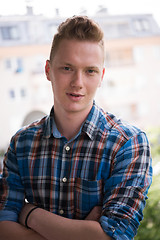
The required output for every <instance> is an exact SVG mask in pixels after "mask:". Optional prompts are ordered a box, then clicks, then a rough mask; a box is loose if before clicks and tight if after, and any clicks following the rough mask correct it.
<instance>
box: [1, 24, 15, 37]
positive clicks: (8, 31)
mask: <svg viewBox="0 0 160 240" xmlns="http://www.w3.org/2000/svg"><path fill="white" fill-rule="evenodd" d="M0 29H1V34H2V39H3V40H16V39H19V38H20V36H19V31H18V28H17V27H16V26H5V27H1V28H0Z"/></svg>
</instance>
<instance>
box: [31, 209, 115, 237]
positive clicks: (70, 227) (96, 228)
mask: <svg viewBox="0 0 160 240" xmlns="http://www.w3.org/2000/svg"><path fill="white" fill-rule="evenodd" d="M29 226H30V227H31V228H32V229H33V230H34V231H36V232H38V233H39V234H40V235H42V236H44V237H45V238H46V239H48V240H59V239H61V240H70V239H72V240H82V239H83V240H88V239H92V240H99V239H101V240H110V239H111V238H110V237H108V236H107V235H106V234H105V233H104V231H103V229H102V228H101V226H100V224H99V223H98V222H97V221H91V220H72V219H67V218H63V217H61V216H57V215H55V214H52V213H50V212H47V211H45V210H43V209H38V211H35V212H33V214H32V215H31V217H30V218H29Z"/></svg>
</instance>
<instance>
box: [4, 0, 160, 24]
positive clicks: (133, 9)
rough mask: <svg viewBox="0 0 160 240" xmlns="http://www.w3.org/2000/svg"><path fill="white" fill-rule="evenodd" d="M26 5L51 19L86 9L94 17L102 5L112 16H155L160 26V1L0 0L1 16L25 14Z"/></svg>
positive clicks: (76, 13)
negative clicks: (58, 14)
mask: <svg viewBox="0 0 160 240" xmlns="http://www.w3.org/2000/svg"><path fill="white" fill-rule="evenodd" d="M26 4H32V6H33V7H34V13H35V14H43V15H47V16H51V17H53V16H55V12H56V11H55V9H59V13H60V16H61V17H70V16H73V15H78V14H79V13H80V12H81V11H82V10H84V9H86V10H87V15H89V16H93V15H94V13H95V12H96V11H97V10H98V9H99V6H100V5H102V6H104V7H106V8H107V9H108V13H109V14H110V15H115V14H116V15H117V14H118V15H119V14H138V13H140V14H143V13H147V14H153V16H154V18H155V20H156V21H157V23H158V24H159V26H160V10H159V9H160V0H78V1H77V0H56V1H55V0H0V15H14V14H20V15H21V14H25V13H26Z"/></svg>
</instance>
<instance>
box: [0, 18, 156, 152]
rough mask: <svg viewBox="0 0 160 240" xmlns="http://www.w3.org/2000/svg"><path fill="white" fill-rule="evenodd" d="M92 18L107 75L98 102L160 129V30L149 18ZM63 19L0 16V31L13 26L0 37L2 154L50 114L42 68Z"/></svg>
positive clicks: (48, 88) (131, 119)
mask: <svg viewBox="0 0 160 240" xmlns="http://www.w3.org/2000/svg"><path fill="white" fill-rule="evenodd" d="M137 19H138V20H137ZM143 19H145V21H147V25H146V23H144V22H143V21H142V20H143ZM96 20H97V21H98V22H99V23H100V24H101V26H102V28H103V30H104V32H105V41H106V54H105V56H106V59H105V66H106V74H105V78H104V81H103V83H102V87H101V88H100V89H99V90H98V92H97V95H96V101H97V103H98V104H99V105H100V106H102V107H103V108H104V109H105V110H106V111H109V112H112V113H114V114H116V115H117V116H118V117H122V118H123V119H125V120H127V121H129V122H131V123H133V124H135V125H137V126H139V127H142V128H148V127H149V126H156V125H159V124H160V122H159V116H160V105H159V100H160V97H159V92H160V33H159V32H160V31H159V28H158V26H157V25H156V23H155V22H154V20H153V19H152V16H150V15H147V16H146V15H144V16H143V15H140V16H136V15H134V16H132V15H131V16H121V17H120V16H114V17H110V16H103V17H101V16H98V17H97V18H96ZM61 21H62V19H59V18H55V19H46V18H44V17H40V16H30V17H27V16H22V17H12V18H11V17H8V18H5V19H4V18H0V30H1V31H2V27H5V26H10V27H11V28H9V29H8V28H7V30H6V31H7V32H6V33H5V34H6V35H5V37H6V38H9V39H6V40H5V39H2V34H0V72H1V78H0V83H1V87H0V109H1V117H0V126H1V129H0V150H1V149H6V148H7V146H8V143H9V140H10V138H11V136H12V135H13V134H14V133H15V132H16V131H17V130H18V129H19V128H21V127H22V126H23V125H24V124H28V123H29V122H30V121H33V120H34V119H37V118H40V117H42V116H43V115H45V114H49V112H50V109H51V106H52V105H53V96H52V90H51V85H50V82H48V81H47V80H46V77H45V74H44V66H45V61H46V59H48V57H49V52H50V47H51V41H52V37H53V34H54V32H55V30H56V27H57V25H58V24H59V22H61ZM136 21H138V23H137V22H136ZM14 26H17V28H16V29H17V30H16V31H17V32H16V31H15V29H14V28H13V29H12V27H14ZM144 26H145V28H143V27H144ZM3 30H4V29H3ZM10 30H12V31H11V32H10ZM1 31H0V33H2V32H1ZM3 33H4V32H3ZM20 36H21V37H20ZM3 37H4V36H3Z"/></svg>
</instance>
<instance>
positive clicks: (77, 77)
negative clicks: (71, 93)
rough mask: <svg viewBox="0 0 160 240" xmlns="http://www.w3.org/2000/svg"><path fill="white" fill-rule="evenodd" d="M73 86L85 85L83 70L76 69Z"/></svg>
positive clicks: (80, 86)
mask: <svg viewBox="0 0 160 240" xmlns="http://www.w3.org/2000/svg"><path fill="white" fill-rule="evenodd" d="M71 86H72V87H75V88H79V89H81V88H82V87H83V73H82V72H81V71H78V70H77V71H75V72H74V74H73V76H72V81H71Z"/></svg>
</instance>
